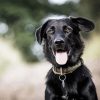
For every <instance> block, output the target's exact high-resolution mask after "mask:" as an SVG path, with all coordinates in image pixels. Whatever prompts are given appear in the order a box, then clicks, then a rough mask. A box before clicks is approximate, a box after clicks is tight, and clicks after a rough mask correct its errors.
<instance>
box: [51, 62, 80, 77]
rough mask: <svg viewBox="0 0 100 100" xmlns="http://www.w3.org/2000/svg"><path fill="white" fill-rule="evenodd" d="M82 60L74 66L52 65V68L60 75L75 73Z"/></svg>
mask: <svg viewBox="0 0 100 100" xmlns="http://www.w3.org/2000/svg"><path fill="white" fill-rule="evenodd" d="M81 64H82V62H81V61H79V62H78V63H77V64H76V65H74V66H71V67H70V66H69V67H67V68H63V67H60V68H57V67H52V70H53V72H54V74H58V75H65V74H70V73H73V72H74V71H75V70H76V69H78V68H79V67H80V66H81Z"/></svg>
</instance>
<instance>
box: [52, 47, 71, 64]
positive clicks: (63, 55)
mask: <svg viewBox="0 0 100 100" xmlns="http://www.w3.org/2000/svg"><path fill="white" fill-rule="evenodd" d="M69 53H70V50H63V49H58V50H55V51H53V54H54V57H55V60H56V62H57V63H58V64H59V65H64V64H66V63H67V61H68V56H69Z"/></svg>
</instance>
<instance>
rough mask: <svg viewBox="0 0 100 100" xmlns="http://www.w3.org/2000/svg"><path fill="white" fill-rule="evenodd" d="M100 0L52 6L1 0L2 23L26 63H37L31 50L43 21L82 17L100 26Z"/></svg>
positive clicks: (34, 1)
mask: <svg viewBox="0 0 100 100" xmlns="http://www.w3.org/2000/svg"><path fill="white" fill-rule="evenodd" d="M99 7H100V0H95V1H93V0H92V1H91V0H81V1H80V2H79V4H76V3H73V2H66V3H65V4H63V5H54V4H50V3H49V2H48V1H47V0H0V21H3V22H5V23H7V24H8V25H9V28H10V29H9V34H6V35H11V36H13V40H14V41H15V46H16V47H17V48H19V49H20V50H21V52H22V53H23V55H24V58H25V59H26V61H36V58H35V56H34V55H33V54H32V52H31V50H30V46H31V45H32V44H33V43H34V40H35V37H34V36H35V35H34V32H35V29H36V27H37V25H38V24H40V22H41V19H43V18H44V17H45V16H47V15H49V14H58V15H67V16H68V15H82V16H84V17H88V18H92V19H94V20H95V22H97V23H98V22H99V23H98V26H99V25H100V19H99V18H100V9H99Z"/></svg>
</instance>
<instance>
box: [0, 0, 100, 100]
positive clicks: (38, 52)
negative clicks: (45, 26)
mask: <svg viewBox="0 0 100 100" xmlns="http://www.w3.org/2000/svg"><path fill="white" fill-rule="evenodd" d="M58 16H61V17H63V16H82V17H86V18H88V19H90V20H92V21H93V22H94V23H95V30H94V31H92V32H90V33H82V37H83V39H84V41H85V46H86V47H85V51H84V55H83V59H84V62H85V64H86V65H87V66H88V68H89V69H90V71H91V73H92V75H93V81H94V83H95V84H96V88H97V93H98V98H99V100H100V68H99V67H100V0H0V100H44V90H45V76H46V73H47V71H48V70H49V69H50V68H51V67H52V65H51V64H49V63H48V62H47V61H46V60H45V59H44V55H43V52H42V47H41V46H40V45H39V44H38V43H37V42H36V38H35V30H36V28H38V27H39V26H40V25H41V24H42V23H43V22H44V21H45V20H46V19H47V18H48V17H49V18H50V17H54V18H56V17H58Z"/></svg>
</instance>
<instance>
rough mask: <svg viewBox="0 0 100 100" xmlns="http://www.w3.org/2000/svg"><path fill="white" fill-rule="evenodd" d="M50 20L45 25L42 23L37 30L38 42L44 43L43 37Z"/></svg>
mask: <svg viewBox="0 0 100 100" xmlns="http://www.w3.org/2000/svg"><path fill="white" fill-rule="evenodd" d="M49 21H50V20H48V21H46V22H45V23H44V24H43V25H41V26H40V27H39V28H38V29H37V30H36V32H35V35H36V38H37V41H38V43H40V44H41V43H42V40H43V37H44V35H45V28H46V26H47V24H48V22H49Z"/></svg>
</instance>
